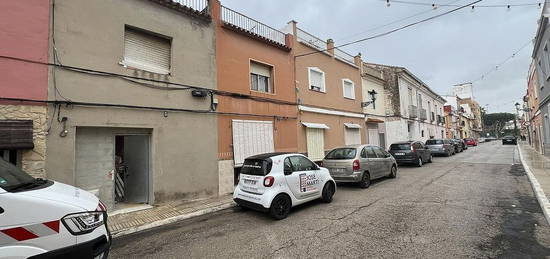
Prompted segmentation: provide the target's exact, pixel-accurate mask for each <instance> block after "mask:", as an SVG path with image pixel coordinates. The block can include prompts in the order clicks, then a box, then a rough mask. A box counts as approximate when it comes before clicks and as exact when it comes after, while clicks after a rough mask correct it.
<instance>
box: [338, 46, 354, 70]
mask: <svg viewBox="0 0 550 259" xmlns="http://www.w3.org/2000/svg"><path fill="white" fill-rule="evenodd" d="M334 57H336V58H337V59H339V60H342V61H344V62H346V63H348V64H351V65H354V66H355V57H354V56H352V55H350V54H348V53H347V52H345V51H343V50H341V49H338V48H336V49H334Z"/></svg>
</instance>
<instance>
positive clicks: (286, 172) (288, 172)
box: [284, 168, 292, 175]
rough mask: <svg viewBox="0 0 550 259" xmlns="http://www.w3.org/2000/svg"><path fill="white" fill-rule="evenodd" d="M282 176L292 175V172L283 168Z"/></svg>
mask: <svg viewBox="0 0 550 259" xmlns="http://www.w3.org/2000/svg"><path fill="white" fill-rule="evenodd" d="M284 174H285V175H291V174H292V170H291V169H289V168H285V171H284Z"/></svg>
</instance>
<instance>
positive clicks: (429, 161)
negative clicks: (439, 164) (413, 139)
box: [428, 155, 434, 163]
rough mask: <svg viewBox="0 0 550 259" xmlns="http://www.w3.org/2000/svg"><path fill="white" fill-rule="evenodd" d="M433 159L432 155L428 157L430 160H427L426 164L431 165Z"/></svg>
mask: <svg viewBox="0 0 550 259" xmlns="http://www.w3.org/2000/svg"><path fill="white" fill-rule="evenodd" d="M433 158H434V157H433V156H432V155H430V158H429V159H428V163H432V162H433Z"/></svg>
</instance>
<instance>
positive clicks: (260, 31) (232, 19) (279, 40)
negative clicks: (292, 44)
mask: <svg viewBox="0 0 550 259" xmlns="http://www.w3.org/2000/svg"><path fill="white" fill-rule="evenodd" d="M222 21H223V23H225V24H226V25H230V26H232V27H234V28H237V29H239V30H241V31H244V32H246V33H248V34H251V35H253V36H256V37H259V38H261V39H263V40H267V41H269V42H272V43H275V44H277V45H281V46H286V38H285V34H284V33H283V32H281V31H279V30H277V29H274V28H271V27H270V26H268V25H266V24H263V23H261V22H258V21H256V20H254V19H252V18H250V17H248V16H246V15H244V14H242V13H239V12H237V11H235V10H232V9H229V8H227V7H225V6H222Z"/></svg>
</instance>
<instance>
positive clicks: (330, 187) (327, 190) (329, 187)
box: [321, 182, 334, 203]
mask: <svg viewBox="0 0 550 259" xmlns="http://www.w3.org/2000/svg"><path fill="white" fill-rule="evenodd" d="M332 196H334V183H332V182H327V183H325V187H323V196H322V197H321V200H322V201H323V202H324V203H331V202H332Z"/></svg>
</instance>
